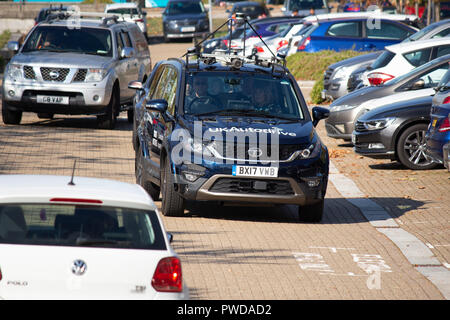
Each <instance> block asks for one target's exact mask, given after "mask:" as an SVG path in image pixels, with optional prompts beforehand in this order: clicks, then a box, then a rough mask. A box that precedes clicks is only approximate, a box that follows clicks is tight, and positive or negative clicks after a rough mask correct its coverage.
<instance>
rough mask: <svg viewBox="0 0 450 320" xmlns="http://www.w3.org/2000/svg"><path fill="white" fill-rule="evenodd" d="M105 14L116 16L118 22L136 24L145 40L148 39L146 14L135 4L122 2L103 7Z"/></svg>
mask: <svg viewBox="0 0 450 320" xmlns="http://www.w3.org/2000/svg"><path fill="white" fill-rule="evenodd" d="M105 13H110V14H115V15H118V16H119V20H123V21H126V22H133V23H136V24H137V26H138V27H139V29H141V31H142V33H143V34H144V36H145V38H146V39H147V38H148V34H147V12H145V11H142V10H141V9H140V8H139V6H138V5H137V4H136V3H134V2H126V3H125V2H123V3H112V4H107V5H106V7H105Z"/></svg>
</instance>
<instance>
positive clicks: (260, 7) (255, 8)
mask: <svg viewBox="0 0 450 320" xmlns="http://www.w3.org/2000/svg"><path fill="white" fill-rule="evenodd" d="M227 12H229V13H230V18H231V17H233V15H235V14H236V13H238V12H240V13H243V14H244V15H245V16H246V18H247V19H249V20H251V19H258V18H260V17H261V18H265V17H268V16H270V12H269V10H268V9H267V7H266V5H265V4H263V3H260V2H255V1H243V2H237V3H235V4H234V5H233V7H232V8H231V10H227Z"/></svg>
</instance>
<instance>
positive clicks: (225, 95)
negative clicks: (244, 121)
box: [184, 72, 304, 120]
mask: <svg viewBox="0 0 450 320" xmlns="http://www.w3.org/2000/svg"><path fill="white" fill-rule="evenodd" d="M184 112H185V113H186V114H192V115H202V114H211V113H217V114H220V113H224V114H227V113H244V114H245V113H247V114H249V115H255V116H257V115H258V114H259V115H261V116H269V117H274V118H276V117H278V118H282V119H283V118H285V119H292V120H303V119H304V114H303V112H302V108H301V105H300V103H299V100H298V98H297V95H296V93H295V90H294V87H293V86H292V84H291V82H290V81H289V80H288V79H285V78H278V77H272V76H271V75H265V74H257V73H250V72H196V73H191V74H189V75H188V77H187V81H186V97H185V101H184Z"/></svg>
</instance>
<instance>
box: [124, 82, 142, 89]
mask: <svg viewBox="0 0 450 320" xmlns="http://www.w3.org/2000/svg"><path fill="white" fill-rule="evenodd" d="M128 88H129V89H133V90H138V91H144V86H143V85H142V82H139V81H131V82H130V83H129V84H128Z"/></svg>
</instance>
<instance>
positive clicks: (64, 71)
mask: <svg viewBox="0 0 450 320" xmlns="http://www.w3.org/2000/svg"><path fill="white" fill-rule="evenodd" d="M69 71H70V69H69V68H48V67H41V75H42V79H44V80H45V81H58V82H63V81H64V80H66V77H67V75H68V74H69ZM53 74H54V75H53ZM56 75H57V76H56Z"/></svg>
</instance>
